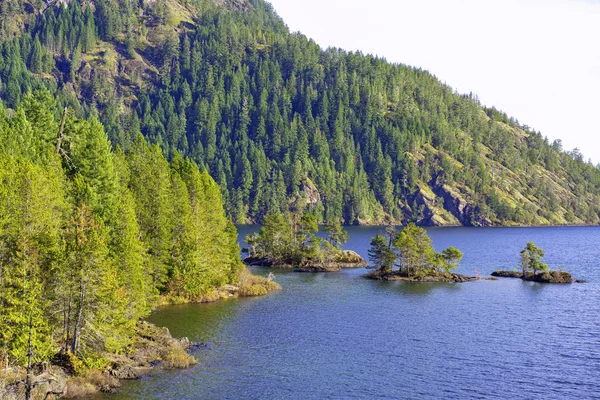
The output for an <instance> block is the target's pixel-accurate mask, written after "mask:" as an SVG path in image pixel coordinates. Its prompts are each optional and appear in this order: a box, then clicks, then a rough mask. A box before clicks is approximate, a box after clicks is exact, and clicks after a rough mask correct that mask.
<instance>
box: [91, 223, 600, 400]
mask: <svg viewBox="0 0 600 400" xmlns="http://www.w3.org/2000/svg"><path fill="white" fill-rule="evenodd" d="M254 229H256V227H253V226H241V227H239V230H240V236H241V237H243V235H245V234H247V233H249V232H252V231H253V230H254ZM379 230H380V228H374V227H349V228H348V231H349V234H350V240H349V242H348V243H347V244H346V245H345V246H344V247H345V248H348V249H353V250H355V251H357V252H359V253H360V254H361V255H363V256H365V257H366V255H367V249H368V247H369V241H370V238H371V237H372V236H374V235H375V234H376V233H377V232H378V231H379ZM428 231H429V233H430V236H431V238H432V240H433V244H434V246H435V247H436V249H438V250H442V249H444V248H445V247H448V246H455V247H457V248H459V249H460V250H461V251H462V252H463V253H464V259H463V261H462V263H461V266H460V267H459V269H458V272H460V273H463V274H467V275H474V274H481V275H482V276H487V275H489V274H490V273H491V272H493V271H494V270H495V269H500V268H502V269H512V268H518V265H519V251H520V250H521V249H522V248H523V247H524V246H525V243H526V242H528V241H533V242H535V244H536V245H537V246H538V247H541V248H543V249H544V251H545V253H546V257H545V261H546V262H547V263H548V264H549V265H550V266H551V268H553V269H555V268H557V267H559V266H562V267H563V269H564V270H566V271H569V272H571V273H572V274H573V276H574V277H576V278H579V279H586V280H587V283H585V284H572V285H543V284H538V283H533V282H523V281H521V280H518V279H517V280H514V279H500V280H498V281H486V280H482V281H476V282H468V283H463V284H431V283H407V282H378V281H369V280H366V279H362V278H361V275H362V274H364V273H365V272H366V270H364V269H357V270H345V271H342V272H339V273H330V274H300V273H293V272H283V271H275V276H276V281H277V282H279V283H280V284H281V285H282V286H283V290H282V291H281V292H277V293H272V294H270V295H269V296H267V297H260V298H250V299H248V298H244V299H232V300H226V301H221V302H217V303H213V304H202V305H186V306H173V307H167V308H163V309H161V310H160V311H158V312H155V313H154V314H152V316H151V317H150V318H149V319H150V321H152V322H154V323H156V324H158V325H161V326H167V327H168V328H169V329H170V330H171V332H172V333H173V335H175V336H187V337H189V338H190V339H191V340H195V341H200V342H203V343H206V344H207V347H206V348H203V349H200V350H198V351H197V352H196V353H195V356H196V357H197V359H198V361H199V364H198V365H197V366H195V367H193V368H190V369H187V370H183V371H172V372H164V371H159V372H156V373H153V374H152V375H150V376H148V377H145V378H143V379H141V380H139V381H133V382H126V383H125V384H124V386H123V388H122V389H121V390H120V391H119V393H118V394H116V395H101V396H97V398H98V399H100V398H107V399H403V398H410V399H429V398H448V399H467V398H468V399H471V398H472V399H515V398H523V399H600V228H597V227H573V228H490V229H482V228H433V229H429V230H428ZM254 272H255V273H259V274H267V273H268V271H267V270H265V269H260V268H257V269H254Z"/></svg>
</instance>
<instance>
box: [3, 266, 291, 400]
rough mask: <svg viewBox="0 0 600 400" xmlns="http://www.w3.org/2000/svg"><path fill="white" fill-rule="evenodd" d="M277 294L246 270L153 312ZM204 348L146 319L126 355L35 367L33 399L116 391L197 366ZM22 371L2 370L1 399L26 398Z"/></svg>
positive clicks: (65, 357) (62, 359)
mask: <svg viewBox="0 0 600 400" xmlns="http://www.w3.org/2000/svg"><path fill="white" fill-rule="evenodd" d="M278 290H281V286H280V285H279V284H277V283H276V282H274V281H272V280H270V279H269V278H264V277H262V276H258V275H253V274H251V273H250V272H249V271H247V270H246V271H245V272H243V273H242V275H241V276H240V282H239V283H238V284H236V285H232V284H227V285H224V286H221V287H218V288H214V289H212V290H211V291H209V292H207V293H206V294H204V295H202V296H199V297H198V298H196V299H188V298H184V297H181V296H174V295H168V296H161V297H160V299H159V301H158V302H157V304H156V306H155V307H154V310H153V311H152V312H154V311H157V310H160V309H161V308H163V307H165V306H169V305H178V304H201V303H213V302H217V301H221V300H225V299H230V298H237V297H257V296H265V295H267V294H268V293H269V292H272V291H278ZM202 347H203V344H201V343H196V342H192V341H190V340H189V339H188V338H187V337H182V338H174V337H173V336H172V335H171V333H170V331H169V329H168V328H166V327H158V326H156V325H154V324H152V323H150V322H148V321H146V320H143V319H142V320H139V321H137V323H136V329H135V335H134V337H133V338H132V345H131V348H130V351H129V352H127V354H113V353H109V352H100V353H98V354H97V356H98V363H99V364H102V365H99V366H98V367H97V368H89V369H86V368H84V367H83V361H82V360H81V359H80V358H79V357H76V356H73V355H71V354H70V353H67V354H57V355H56V356H55V357H54V359H53V360H52V361H49V362H48V361H46V362H43V363H39V364H36V365H34V368H33V372H34V373H33V376H32V385H33V389H32V393H31V398H32V399H58V398H65V399H78V398H85V397H87V396H90V395H93V394H95V393H98V392H103V393H114V392H116V391H117V390H118V388H119V387H121V381H124V380H136V379H140V378H142V377H143V376H145V375H147V374H149V373H150V372H152V371H156V370H173V369H186V368H189V367H191V366H193V365H196V364H197V360H196V359H195V357H194V356H193V355H192V353H193V352H195V351H196V350H198V349H200V348H202ZM25 381H26V371H25V368H24V367H20V366H17V367H15V366H8V367H6V368H2V367H0V398H2V399H3V400H21V399H24V398H25V385H26V384H25Z"/></svg>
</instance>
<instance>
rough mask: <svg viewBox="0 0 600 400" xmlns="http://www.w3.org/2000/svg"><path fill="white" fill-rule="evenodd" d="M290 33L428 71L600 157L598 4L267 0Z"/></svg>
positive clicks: (570, 0) (590, 0)
mask: <svg viewBox="0 0 600 400" xmlns="http://www.w3.org/2000/svg"><path fill="white" fill-rule="evenodd" d="M268 1H270V2H271V4H272V5H273V7H274V8H275V10H276V11H277V13H278V14H279V15H280V16H281V17H282V18H283V19H284V21H285V22H286V24H287V25H288V26H289V28H290V29H291V30H292V31H300V32H302V33H303V34H305V35H306V36H308V37H310V38H312V39H314V40H315V41H316V42H317V43H318V44H319V45H321V46H322V47H324V48H326V47H329V46H335V47H341V48H343V49H346V50H361V51H363V53H369V54H376V55H379V56H382V57H384V58H386V59H387V60H388V61H391V62H398V63H403V64H408V65H413V66H416V67H420V68H423V69H426V70H428V71H429V72H431V73H432V74H434V75H435V76H437V77H438V78H439V79H440V80H441V81H443V82H446V83H447V84H449V85H450V86H451V87H453V88H454V89H456V90H457V91H458V92H460V93H468V92H471V91H472V92H473V93H474V94H477V95H478V96H479V99H480V100H481V102H482V103H483V104H485V105H488V106H495V107H496V108H498V109H500V110H503V111H505V112H506V113H507V114H508V115H509V116H513V117H515V118H516V119H518V120H519V122H520V123H522V124H526V125H529V126H530V127H531V128H533V129H536V130H537V131H540V132H541V133H542V134H543V135H545V136H548V138H549V139H550V141H552V140H554V139H562V142H563V148H564V149H565V150H572V149H573V148H575V147H577V148H579V150H580V151H581V152H582V153H583V155H584V157H585V159H586V160H587V159H588V158H591V159H592V161H593V162H594V163H599V162H600V123H599V122H598V117H600V0H543V1H542V0H520V1H519V0H503V1H498V0H495V1H491V0H462V1H460V0H455V1H451V0H268Z"/></svg>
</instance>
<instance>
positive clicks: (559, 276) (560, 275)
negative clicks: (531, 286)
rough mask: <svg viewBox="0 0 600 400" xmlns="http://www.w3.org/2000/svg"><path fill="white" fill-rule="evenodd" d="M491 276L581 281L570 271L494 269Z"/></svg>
mask: <svg viewBox="0 0 600 400" xmlns="http://www.w3.org/2000/svg"><path fill="white" fill-rule="evenodd" d="M492 276H495V277H500V278H519V279H523V280H524V281H531V282H540V283H573V282H581V281H578V280H575V279H573V277H572V276H571V274H570V273H568V272H564V271H547V272H538V273H535V274H534V273H532V272H527V273H525V274H523V273H522V272H517V271H494V272H492Z"/></svg>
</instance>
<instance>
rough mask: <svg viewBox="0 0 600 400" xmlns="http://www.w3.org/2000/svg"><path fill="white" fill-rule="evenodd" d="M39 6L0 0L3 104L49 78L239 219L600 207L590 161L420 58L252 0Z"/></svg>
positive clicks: (527, 220)
mask: <svg viewBox="0 0 600 400" xmlns="http://www.w3.org/2000/svg"><path fill="white" fill-rule="evenodd" d="M67 4H68V5H67ZM45 8H46V5H45V3H44V2H43V1H41V0H32V1H27V2H26V1H22V0H8V1H5V2H2V3H1V4H0V34H1V40H0V41H1V42H2V44H1V47H0V52H1V54H2V57H1V60H0V80H1V85H0V96H1V97H2V99H3V100H4V101H5V103H6V105H7V106H8V107H13V106H14V105H15V104H17V103H18V102H19V100H20V99H21V98H22V97H23V95H24V93H26V92H27V91H29V90H31V89H32V88H36V87H39V86H46V87H48V88H49V89H50V91H51V92H52V93H53V94H54V95H55V96H56V97H58V98H59V102H60V103H61V104H62V105H68V106H69V107H71V108H72V109H73V110H75V112H76V113H77V114H78V115H80V116H81V117H86V116H88V115H90V114H93V113H94V111H92V110H93V109H94V108H97V109H98V112H99V115H100V119H101V121H102V123H103V124H104V126H105V127H106V132H107V134H108V136H109V138H110V140H111V141H112V143H113V144H115V145H116V144H118V145H120V146H121V147H122V148H123V149H126V150H127V149H129V148H130V147H131V146H134V145H135V144H134V141H135V137H136V134H137V132H139V131H141V132H142V133H143V135H144V136H145V137H146V138H147V139H148V140H149V141H150V142H152V143H157V144H158V145H159V146H160V147H161V148H162V149H163V152H164V154H165V155H166V156H167V158H169V159H170V158H172V157H173V155H174V154H175V150H177V151H179V152H180V153H182V154H183V155H185V156H189V157H190V158H192V159H193V160H194V161H195V162H196V163H197V164H198V165H200V166H201V167H204V168H206V169H208V171H209V172H210V174H211V176H212V177H213V178H214V179H215V180H216V181H217V183H219V185H220V186H221V190H222V194H223V197H224V199H225V202H226V208H227V211H228V213H229V214H230V215H231V216H232V218H233V219H234V221H236V222H253V221H262V219H263V218H264V216H265V215H267V214H268V213H270V212H282V211H287V210H288V209H290V210H292V211H297V210H302V209H305V208H307V207H308V208H310V209H312V210H313V211H314V213H315V214H316V215H317V218H318V219H319V221H330V220H335V219H340V220H343V222H345V223H347V224H355V223H362V224H369V223H383V222H403V223H406V222H410V221H414V222H417V223H419V224H422V225H484V226H487V225H546V224H597V223H598V222H599V212H600V194H599V193H600V190H599V189H600V171H599V170H598V168H597V167H595V166H593V165H592V164H591V163H586V162H585V161H584V160H583V158H582V156H581V154H580V153H579V152H578V151H576V150H575V151H571V152H566V151H563V149H562V147H561V143H560V141H555V142H554V143H549V142H548V141H547V140H546V139H545V138H544V137H543V136H542V135H541V134H540V133H538V132H536V131H535V130H533V129H531V128H529V127H527V126H525V125H522V124H520V123H519V122H518V121H516V120H515V119H513V118H508V116H506V115H505V114H503V113H501V112H498V111H497V110H495V109H494V108H491V109H490V108H486V107H483V106H482V105H481V104H480V103H479V102H478V100H477V98H476V96H473V95H471V94H469V95H460V94H457V93H455V92H454V91H453V90H452V88H451V87H449V86H447V85H445V84H442V83H441V82H440V81H439V80H438V79H436V78H435V77H434V76H433V75H431V74H430V73H428V72H427V71H423V70H421V69H418V68H412V67H408V66H405V65H396V64H390V63H388V62H386V61H385V60H383V59H379V58H375V57H372V56H365V55H362V54H360V53H349V52H345V51H342V50H339V49H327V50H323V49H321V48H320V47H319V46H318V45H316V44H315V43H314V42H313V41H311V40H309V39H307V38H306V37H304V36H303V35H301V34H297V33H290V32H289V30H288V29H287V27H286V26H285V25H284V23H283V21H281V20H280V18H279V17H278V16H277V15H276V14H275V13H274V11H273V10H272V8H271V7H270V5H269V4H267V3H265V2H263V1H262V0H236V1H232V0H223V1H218V2H214V1H210V0H186V1H184V0H172V1H165V0H155V1H149V0H147V1H137V0H135V1H133V0H71V1H65V0H60V1H58V2H56V3H54V5H52V6H51V7H50V8H48V9H47V10H45V11H44V12H41V10H44V9H45ZM490 79H494V77H490ZM565 134H567V133H566V132H565Z"/></svg>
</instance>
